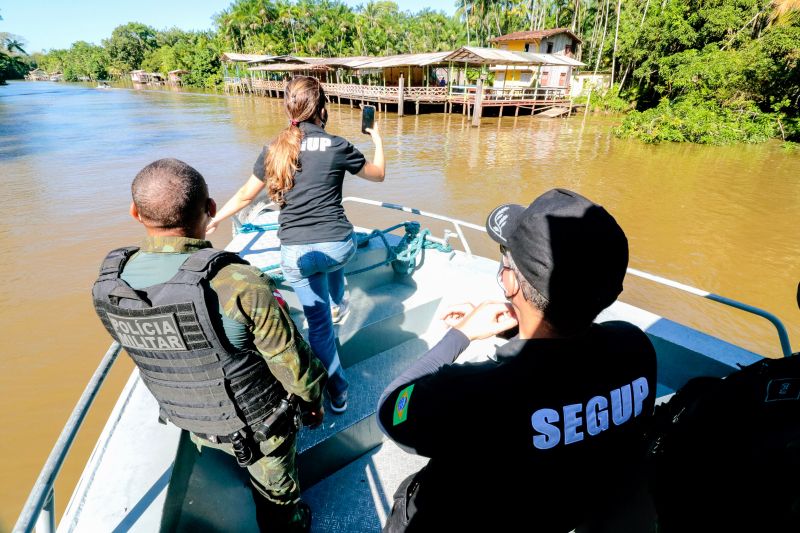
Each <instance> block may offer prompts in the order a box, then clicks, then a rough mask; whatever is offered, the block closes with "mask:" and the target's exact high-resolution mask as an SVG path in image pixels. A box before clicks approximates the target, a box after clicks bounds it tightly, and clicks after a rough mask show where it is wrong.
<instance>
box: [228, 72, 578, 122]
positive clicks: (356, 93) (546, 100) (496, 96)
mask: <svg viewBox="0 0 800 533" xmlns="http://www.w3.org/2000/svg"><path fill="white" fill-rule="evenodd" d="M285 87H286V81H285V80H261V79H251V78H245V77H242V78H226V79H225V92H227V93H237V94H253V95H257V96H269V97H274V98H280V97H282V96H283V91H284V89H285ZM322 87H323V88H324V89H325V93H326V94H327V95H328V98H329V99H330V100H331V101H334V102H337V103H339V104H341V103H343V101H344V103H349V104H350V105H351V106H354V105H357V104H359V103H360V104H374V105H377V106H378V108H379V110H383V111H385V110H386V109H387V107H386V106H388V105H393V106H398V108H396V109H398V110H399V106H400V102H401V91H402V103H403V105H404V106H405V104H409V103H413V104H414V105H415V110H416V113H419V107H420V105H442V106H443V108H444V112H449V113H452V112H453V107H454V106H460V108H459V109H458V111H460V112H461V113H463V114H467V115H470V114H471V109H474V108H475V106H476V97H477V94H476V92H475V89H474V88H473V87H459V86H453V87H384V86H380V85H359V84H353V83H323V84H322ZM480 107H482V108H484V109H486V108H499V114H500V116H503V113H504V111H505V109H506V108H507V107H511V108H514V115H515V116H516V115H518V114H519V110H520V109H528V110H530V111H531V114H533V113H535V112H537V111H539V112H541V111H545V110H547V109H558V108H560V109H564V108H566V110H567V111H566V113H564V112H560V113H559V114H567V115H568V114H569V112H570V110H571V109H572V107H573V105H572V100H571V99H570V98H569V95H568V94H567V89H566V88H560V87H558V88H522V87H509V88H495V87H487V88H485V89H484V90H483V94H482V98H481V104H480Z"/></svg>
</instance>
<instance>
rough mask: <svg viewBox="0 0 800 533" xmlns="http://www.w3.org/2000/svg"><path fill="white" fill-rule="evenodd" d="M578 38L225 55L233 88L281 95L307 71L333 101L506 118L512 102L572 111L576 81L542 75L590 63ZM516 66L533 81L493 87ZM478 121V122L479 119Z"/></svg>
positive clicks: (532, 109)
mask: <svg viewBox="0 0 800 533" xmlns="http://www.w3.org/2000/svg"><path fill="white" fill-rule="evenodd" d="M570 35H571V32H570ZM574 38H575V39H576V41H574V43H575V44H572V45H569V46H570V47H571V48H568V46H567V45H566V44H565V45H564V47H563V48H559V51H564V50H568V51H569V54H567V53H560V54H554V53H541V52H532V51H527V52H526V51H524V45H523V50H522V51H517V50H511V49H501V48H481V47H474V46H465V47H462V48H460V49H458V50H455V51H453V52H430V53H422V54H399V55H392V56H384V57H363V56H358V57H333V58H322V57H300V56H291V55H284V56H269V55H258V54H239V53H235V52H228V53H225V54H223V56H222V58H221V59H222V64H223V70H224V72H223V74H224V79H225V91H226V92H233V93H242V94H254V95H260V96H271V97H276V98H279V97H282V96H283V91H284V88H285V86H286V82H287V80H289V79H290V78H291V77H292V76H295V75H298V74H304V75H309V76H314V77H316V78H318V79H319V80H320V81H321V82H322V83H323V87H324V88H325V92H326V93H327V95H328V97H329V98H330V99H331V101H334V102H338V103H342V102H343V101H344V102H345V103H348V102H349V103H350V105H356V104H364V103H371V104H375V105H377V106H378V108H379V110H381V111H385V110H387V107H388V106H391V107H392V108H393V109H395V110H396V111H397V113H398V114H399V115H402V114H403V113H404V112H405V107H406V105H407V104H409V103H413V104H414V109H415V111H416V112H417V113H419V111H420V106H421V105H427V106H431V105H433V106H443V110H444V111H445V112H453V111H454V106H455V107H456V112H458V111H460V112H461V113H462V114H466V115H472V116H473V117H477V118H479V117H480V114H481V109H482V108H488V107H491V108H497V109H498V113H499V114H500V115H502V114H503V111H504V109H505V108H506V107H509V108H512V109H513V111H514V114H515V115H518V114H519V110H520V109H526V110H529V111H530V112H531V114H535V113H536V112H542V111H545V110H547V109H550V108H554V107H557V108H559V109H564V110H565V112H566V111H568V110H569V109H571V107H572V106H571V100H570V95H569V83H568V82H566V83H563V84H558V83H555V84H553V83H550V82H549V81H548V83H547V84H541V83H540V81H541V80H540V78H541V76H544V73H545V72H547V73H548V76H550V79H557V80H560V78H561V77H562V76H561V75H560V73H561V72H564V73H566V74H565V76H566V79H567V80H568V79H569V76H570V75H571V72H572V68H573V67H577V66H583V63H581V62H580V61H578V60H577V59H575V58H574V57H573V56H574V51H576V50H577V51H579V49H578V48H577V47H578V46H579V44H580V39H578V38H577V37H574ZM537 46H541V43H539V44H538V45H537ZM544 46H547V45H546V44H545V45H544ZM548 48H549V47H548ZM529 49H530V46H529ZM546 49H547V48H546ZM476 68H477V69H480V70H481V71H483V73H484V74H483V75H482V76H480V77H479V79H475V76H474V73H475V69H476ZM509 69H510V70H511V71H512V72H527V73H530V79H528V80H527V84H522V83H517V84H509V85H508V86H506V83H505V81H506V80H507V79H508V78H506V77H505V76H503V77H502V78H501V79H500V82H499V83H498V82H497V81H495V83H494V85H493V86H491V87H490V86H486V80H487V74H488V72H489V71H490V70H494V71H495V76H497V75H498V74H506V73H507V72H508V71H509ZM468 72H469V74H470V75H468ZM534 72H535V73H536V76H533V74H532V73H534ZM545 81H547V80H545ZM473 123H474V124H475V125H477V122H476V121H475V120H473Z"/></svg>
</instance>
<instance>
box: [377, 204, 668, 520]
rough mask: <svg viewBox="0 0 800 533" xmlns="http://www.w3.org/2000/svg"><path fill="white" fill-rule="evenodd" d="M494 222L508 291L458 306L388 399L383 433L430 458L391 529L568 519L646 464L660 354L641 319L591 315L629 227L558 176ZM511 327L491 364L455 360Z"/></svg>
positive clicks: (582, 514)
mask: <svg viewBox="0 0 800 533" xmlns="http://www.w3.org/2000/svg"><path fill="white" fill-rule="evenodd" d="M486 229H487V231H488V232H489V235H490V236H491V237H492V238H493V239H494V240H495V241H496V242H498V243H499V244H500V251H501V264H500V270H499V272H498V274H497V276H498V282H499V283H500V287H501V288H502V290H503V292H504V296H505V298H506V300H507V301H506V302H499V301H498V302H483V303H481V304H480V305H478V306H477V307H475V306H472V305H471V304H464V305H460V306H456V307H455V308H452V309H450V310H449V311H448V312H447V313H446V314H445V316H444V317H443V318H444V320H445V321H446V322H447V323H448V324H449V325H451V326H453V327H452V329H451V330H450V331H449V332H448V333H447V334H446V335H445V336H444V338H442V340H441V341H440V342H439V343H438V344H437V345H436V346H435V347H434V348H432V349H431V350H430V351H429V352H428V353H427V354H426V355H424V356H423V357H421V358H420V359H419V360H418V361H417V362H415V363H414V364H413V365H412V366H411V368H409V369H408V370H407V371H406V372H405V373H403V374H402V375H401V376H400V377H398V378H397V379H396V380H394V382H392V383H391V384H390V385H389V386H388V387H387V388H386V390H385V391H384V393H383V395H382V396H381V399H380V401H379V405H378V416H379V423H380V426H381V429H382V430H383V431H384V433H386V434H387V435H388V436H389V437H390V438H392V439H393V440H395V441H396V442H397V443H398V444H399V445H400V446H401V447H402V448H404V449H405V450H407V451H410V452H412V453H416V454H419V455H423V456H427V457H430V461H429V463H428V465H427V466H426V467H425V468H423V469H422V470H421V471H420V472H417V473H416V474H414V475H412V476H411V477H409V478H408V479H406V480H405V481H404V482H403V483H402V484H401V485H400V487H399V489H398V491H397V493H396V494H395V503H394V507H393V509H392V513H391V515H390V517H389V519H388V522H387V524H386V528H385V531H392V532H394V531H436V530H438V529H441V530H449V531H480V530H494V531H537V532H542V531H559V532H566V531H570V530H572V529H573V528H575V527H577V526H579V525H580V524H582V523H585V522H586V521H587V520H589V519H593V518H595V517H597V516H599V515H602V514H603V513H604V512H606V511H607V507H611V504H612V501H611V496H613V497H618V498H620V497H621V496H620V494H619V492H617V491H618V488H620V487H624V486H625V485H626V484H625V480H626V479H629V478H631V477H634V476H636V475H637V467H638V465H637V462H636V458H637V457H641V453H642V451H643V450H641V449H640V445H639V441H640V440H641V439H640V437H641V431H642V428H641V422H642V419H644V418H645V417H647V416H649V415H651V414H652V410H653V405H654V398H655V390H656V358H655V351H654V349H653V346H652V344H651V343H650V341H649V339H648V337H647V336H646V335H645V334H644V333H643V332H642V331H641V330H640V329H639V328H637V327H636V326H634V325H632V324H629V323H626V322H604V323H601V324H594V323H593V320H594V319H595V318H596V317H597V315H598V313H599V312H600V311H602V310H603V309H604V308H606V307H608V306H609V305H611V303H612V302H614V300H615V299H616V298H617V296H618V295H619V293H620V292H621V291H622V281H623V278H624V277H625V271H626V267H627V264H628V242H627V239H626V237H625V234H624V233H623V231H622V229H621V228H620V227H619V226H618V225H617V223H616V221H615V220H614V218H613V217H612V216H611V215H610V214H609V213H608V212H607V211H606V210H605V209H603V208H602V207H601V206H599V205H597V204H594V203H592V202H590V201H589V200H587V199H586V198H584V197H583V196H580V195H579V194H576V193H574V192H571V191H567V190H563V189H555V190H551V191H548V192H546V193H545V194H543V195H542V196H540V197H539V198H537V199H536V200H535V201H534V202H533V203H531V204H530V206H528V207H527V208H525V207H522V206H519V205H513V204H506V205H502V206H500V207H498V208H496V209H495V210H494V211H493V212H492V213H491V214H490V215H489V218H488V220H487V223H486ZM514 326H518V327H519V334H518V335H517V336H516V337H515V338H513V339H512V340H510V341H509V342H508V343H506V344H505V345H503V346H501V347H499V348H498V349H497V352H496V354H494V355H493V356H491V357H490V358H489V359H488V360H487V361H485V362H481V363H469V364H451V363H453V362H454V360H455V359H456V357H458V355H459V354H460V353H461V352H462V351H463V350H464V349H465V348H466V347H467V346H468V345H469V343H470V341H472V340H475V339H481V338H487V337H489V336H492V335H496V334H498V333H500V332H503V331H506V330H509V329H511V328H513V327H514ZM445 528H446V529H445ZM624 530H630V529H628V528H625V529H624Z"/></svg>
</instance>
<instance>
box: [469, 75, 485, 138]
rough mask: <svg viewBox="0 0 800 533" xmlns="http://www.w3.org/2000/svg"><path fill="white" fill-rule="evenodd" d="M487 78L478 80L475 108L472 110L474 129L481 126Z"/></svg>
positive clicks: (482, 77)
mask: <svg viewBox="0 0 800 533" xmlns="http://www.w3.org/2000/svg"><path fill="white" fill-rule="evenodd" d="M484 79H485V76H483V75H481V77H480V78H478V87H477V89H476V90H475V107H473V108H472V125H473V126H474V127H477V126H480V124H481V110H482V108H483V82H484Z"/></svg>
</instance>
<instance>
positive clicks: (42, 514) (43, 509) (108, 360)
mask: <svg viewBox="0 0 800 533" xmlns="http://www.w3.org/2000/svg"><path fill="white" fill-rule="evenodd" d="M120 349H121V346H120V345H119V344H118V343H116V342H114V343H112V344H111V346H110V347H109V348H108V351H107V352H106V354H105V355H104V356H103V359H102V361H100V365H99V366H98V367H97V369H96V370H95V371H94V374H92V378H91V379H90V380H89V383H87V384H86V388H85V389H84V390H83V394H81V397H80V399H79V400H78V403H77V404H76V405H75V409H73V410H72V414H71V415H70V416H69V420H67V423H66V425H64V429H62V430H61V435H59V437H58V440H57V441H56V443H55V445H53V449H52V450H51V451H50V455H49V456H48V457H47V461H46V462H45V464H44V467H43V468H42V471H41V472H40V473H39V477H38V478H36V483H34V485H33V490H31V493H30V494H29V495H28V500H27V501H26V502H25V506H24V507H23V508H22V513H20V515H19V518H18V519H17V523H16V525H14V530H13V531H14V533H23V532H24V533H28V532H30V531H33V527H34V523H35V524H36V531H37V532H38V533H53V532H54V531H55V530H56V520H55V519H56V516H55V490H54V488H53V485H54V484H55V481H56V476H58V473H59V471H60V470H61V465H63V464H64V459H65V458H66V456H67V452H68V451H69V449H70V447H71V446H72V442H73V441H74V440H75V435H76V434H77V433H78V430H79V429H80V427H81V424H82V423H83V419H84V418H86V413H87V412H88V411H89V407H90V406H91V405H92V402H93V401H94V399H95V397H96V396H97V392H98V391H99V390H100V386H101V385H102V384H103V382H104V381H105V379H106V377H107V376H108V372H109V370H111V366H112V365H113V364H114V361H116V360H117V356H118V355H119V352H120Z"/></svg>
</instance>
